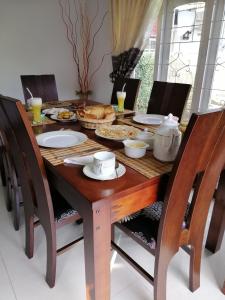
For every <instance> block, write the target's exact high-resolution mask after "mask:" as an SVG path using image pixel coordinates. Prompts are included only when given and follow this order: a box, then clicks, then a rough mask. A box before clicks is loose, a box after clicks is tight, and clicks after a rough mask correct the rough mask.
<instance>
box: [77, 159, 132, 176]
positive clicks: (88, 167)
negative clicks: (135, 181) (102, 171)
mask: <svg viewBox="0 0 225 300" xmlns="http://www.w3.org/2000/svg"><path fill="white" fill-rule="evenodd" d="M116 171H117V172H116ZM116 171H114V173H113V174H111V175H109V176H105V175H96V174H95V173H94V172H93V171H92V165H91V164H89V165H86V166H84V168H83V173H84V174H85V175H86V176H87V177H89V178H92V179H97V180H112V179H116V178H119V177H121V176H123V175H124V174H125V173H126V168H125V166H124V165H122V164H120V163H119V167H118V168H117V169H116Z"/></svg>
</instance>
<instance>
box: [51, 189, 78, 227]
mask: <svg viewBox="0 0 225 300" xmlns="http://www.w3.org/2000/svg"><path fill="white" fill-rule="evenodd" d="M51 195H52V202H53V209H54V216H55V222H57V223H62V222H64V221H65V220H66V219H67V218H70V217H72V216H75V215H78V212H77V211H76V210H75V209H73V208H72V207H71V206H70V205H69V203H68V202H66V200H65V199H64V198H63V197H62V196H61V195H60V194H59V193H58V192H56V191H54V192H52V191H51Z"/></svg>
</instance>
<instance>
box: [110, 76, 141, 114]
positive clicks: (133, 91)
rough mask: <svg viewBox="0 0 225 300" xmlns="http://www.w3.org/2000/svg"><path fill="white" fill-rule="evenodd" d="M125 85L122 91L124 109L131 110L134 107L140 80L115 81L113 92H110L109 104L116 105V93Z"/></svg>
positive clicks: (121, 79) (125, 79) (123, 79)
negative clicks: (123, 93) (123, 92)
mask: <svg viewBox="0 0 225 300" xmlns="http://www.w3.org/2000/svg"><path fill="white" fill-rule="evenodd" d="M125 83H126V86H125V89H124V91H125V92H126V99H125V102H124V107H125V108H126V109H130V110H133V109H134V106H135V102H136V99H137V96H138V91H139V87H140V84H141V80H140V79H134V78H118V79H116V81H115V83H114V86H113V91H112V97H111V104H115V105H117V96H116V92H117V91H122V88H123V85H124V84H125Z"/></svg>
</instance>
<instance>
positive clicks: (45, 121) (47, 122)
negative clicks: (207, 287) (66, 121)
mask: <svg viewBox="0 0 225 300" xmlns="http://www.w3.org/2000/svg"><path fill="white" fill-rule="evenodd" d="M54 123H56V121H54V120H51V119H49V118H48V117H44V118H42V121H41V123H38V124H33V123H31V126H32V127H33V126H42V125H50V124H54Z"/></svg>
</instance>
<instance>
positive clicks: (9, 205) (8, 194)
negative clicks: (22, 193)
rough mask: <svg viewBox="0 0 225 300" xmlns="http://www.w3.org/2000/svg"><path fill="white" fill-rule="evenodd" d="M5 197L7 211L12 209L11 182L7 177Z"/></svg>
mask: <svg viewBox="0 0 225 300" xmlns="http://www.w3.org/2000/svg"><path fill="white" fill-rule="evenodd" d="M6 188H7V190H6V197H5V205H6V209H7V211H12V195H13V188H12V184H11V180H10V179H9V178H8V179H7V184H6Z"/></svg>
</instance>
